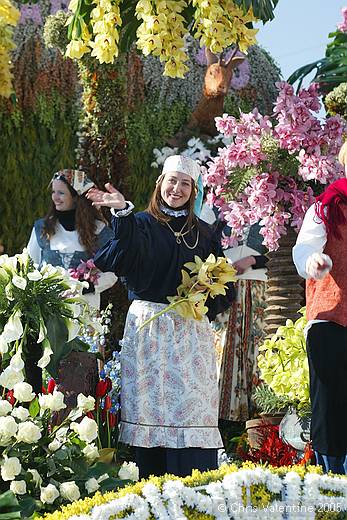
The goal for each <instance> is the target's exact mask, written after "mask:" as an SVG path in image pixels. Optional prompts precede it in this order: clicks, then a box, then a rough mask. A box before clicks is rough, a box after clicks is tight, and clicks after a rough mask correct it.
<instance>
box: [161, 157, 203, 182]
mask: <svg viewBox="0 0 347 520" xmlns="http://www.w3.org/2000/svg"><path fill="white" fill-rule="evenodd" d="M168 172H179V173H185V174H186V175H189V177H191V178H192V179H193V181H194V183H195V184H196V185H197V184H198V179H199V177H200V175H201V172H200V166H199V165H198V164H197V162H196V161H194V159H191V158H190V157H185V156H184V155H170V157H167V158H166V159H165V162H164V166H163V171H162V173H161V175H165V173H168Z"/></svg>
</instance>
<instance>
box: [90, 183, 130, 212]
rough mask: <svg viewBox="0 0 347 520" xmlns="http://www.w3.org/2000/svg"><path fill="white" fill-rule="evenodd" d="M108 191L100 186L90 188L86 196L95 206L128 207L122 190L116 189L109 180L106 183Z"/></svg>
mask: <svg viewBox="0 0 347 520" xmlns="http://www.w3.org/2000/svg"><path fill="white" fill-rule="evenodd" d="M105 188H106V190H107V191H102V190H99V189H98V188H90V190H89V191H88V193H87V195H86V197H87V199H89V200H91V201H92V203H93V206H106V207H108V208H114V209H124V208H125V207H126V203H125V198H124V196H123V195H122V194H121V192H120V191H118V190H116V188H114V187H113V186H112V184H110V183H109V182H108V183H106V184H105Z"/></svg>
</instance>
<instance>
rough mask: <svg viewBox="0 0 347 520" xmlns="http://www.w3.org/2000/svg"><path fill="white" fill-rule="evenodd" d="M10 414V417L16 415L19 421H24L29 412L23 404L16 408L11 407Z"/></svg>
mask: <svg viewBox="0 0 347 520" xmlns="http://www.w3.org/2000/svg"><path fill="white" fill-rule="evenodd" d="M11 415H12V417H16V418H17V419H19V420H20V421H26V420H27V418H28V417H29V415H30V414H29V410H27V409H26V408H24V407H23V406H18V408H13V410H12V413H11Z"/></svg>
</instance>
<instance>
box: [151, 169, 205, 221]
mask: <svg viewBox="0 0 347 520" xmlns="http://www.w3.org/2000/svg"><path fill="white" fill-rule="evenodd" d="M163 179H164V175H162V176H161V177H160V179H159V181H158V182H157V185H156V187H155V189H154V192H153V194H152V197H151V199H150V201H149V204H148V206H147V208H146V209H145V211H146V212H147V213H149V214H150V215H152V216H153V217H154V218H155V219H156V220H157V221H158V222H160V223H161V224H166V222H170V220H171V219H172V217H170V215H166V214H165V213H163V212H162V211H161V209H160V206H163V205H165V202H164V201H163V199H162V197H161V193H160V192H161V185H162V183H163ZM191 181H192V192H191V194H190V197H189V200H188V202H187V203H186V205H185V208H186V209H187V210H188V229H189V231H191V230H192V227H193V225H194V224H197V220H196V217H195V214H194V203H195V196H196V188H195V184H194V181H193V179H192V180H191Z"/></svg>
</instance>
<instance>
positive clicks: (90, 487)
mask: <svg viewBox="0 0 347 520" xmlns="http://www.w3.org/2000/svg"><path fill="white" fill-rule="evenodd" d="M99 487H100V486H99V484H98V481H97V480H96V478H94V477H92V478H90V479H88V480H87V482H86V483H85V488H86V490H87V492H88V494H89V495H90V494H91V493H95V491H97V490H98V489H99Z"/></svg>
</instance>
